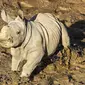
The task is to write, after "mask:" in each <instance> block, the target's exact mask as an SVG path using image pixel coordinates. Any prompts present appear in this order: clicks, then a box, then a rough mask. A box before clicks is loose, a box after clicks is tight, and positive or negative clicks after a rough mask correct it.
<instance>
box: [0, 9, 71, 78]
mask: <svg viewBox="0 0 85 85" xmlns="http://www.w3.org/2000/svg"><path fill="white" fill-rule="evenodd" d="M1 18H2V19H3V20H4V21H5V22H6V23H7V25H6V26H3V28H2V29H1V32H0V45H1V46H2V47H5V48H11V55H12V66H11V70H12V71H17V70H18V65H19V63H20V62H21V61H23V60H27V62H26V63H25V65H24V66H23V68H22V73H21V77H24V76H25V77H27V76H30V75H31V73H32V72H33V70H34V69H35V68H36V66H37V65H38V63H39V62H40V61H41V59H42V57H43V56H44V55H45V54H47V55H48V56H50V55H51V54H53V53H54V52H55V51H56V49H57V47H58V45H59V43H60V39H61V40H62V45H63V46H64V47H65V48H68V47H69V46H70V38H69V36H68V33H67V30H66V28H65V26H64V25H63V24H62V23H61V22H60V21H59V20H58V19H56V18H55V17H54V16H53V15H52V14H50V13H39V14H37V16H36V18H35V20H34V21H31V20H29V21H28V20H26V19H24V18H23V19H22V18H21V17H19V16H17V17H16V19H12V18H11V17H10V16H9V15H8V14H6V12H5V11H4V10H2V11H1Z"/></svg>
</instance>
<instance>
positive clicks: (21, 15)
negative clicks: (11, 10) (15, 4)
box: [18, 9, 24, 19]
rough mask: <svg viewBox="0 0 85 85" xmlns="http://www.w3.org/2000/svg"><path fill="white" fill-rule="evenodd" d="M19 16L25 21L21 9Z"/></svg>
mask: <svg viewBox="0 0 85 85" xmlns="http://www.w3.org/2000/svg"><path fill="white" fill-rule="evenodd" d="M18 15H19V16H20V18H21V19H24V14H23V11H22V10H21V9H19V11H18Z"/></svg>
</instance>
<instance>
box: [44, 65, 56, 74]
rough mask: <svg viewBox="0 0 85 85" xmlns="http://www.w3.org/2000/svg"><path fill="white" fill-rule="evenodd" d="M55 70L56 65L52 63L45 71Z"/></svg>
mask: <svg viewBox="0 0 85 85" xmlns="http://www.w3.org/2000/svg"><path fill="white" fill-rule="evenodd" d="M54 70H55V66H54V65H53V64H50V65H48V66H47V67H46V68H45V69H44V72H46V73H52V72H53V71H54Z"/></svg>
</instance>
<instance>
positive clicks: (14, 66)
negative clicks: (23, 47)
mask: <svg viewBox="0 0 85 85" xmlns="http://www.w3.org/2000/svg"><path fill="white" fill-rule="evenodd" d="M19 63H20V60H18V59H16V58H15V57H12V66H11V70H12V71H17V70H18V66H19Z"/></svg>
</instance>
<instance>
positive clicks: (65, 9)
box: [59, 6, 71, 11]
mask: <svg viewBox="0 0 85 85" xmlns="http://www.w3.org/2000/svg"><path fill="white" fill-rule="evenodd" d="M59 9H60V10H61V11H70V10H71V8H67V7H62V6H60V7H59Z"/></svg>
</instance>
